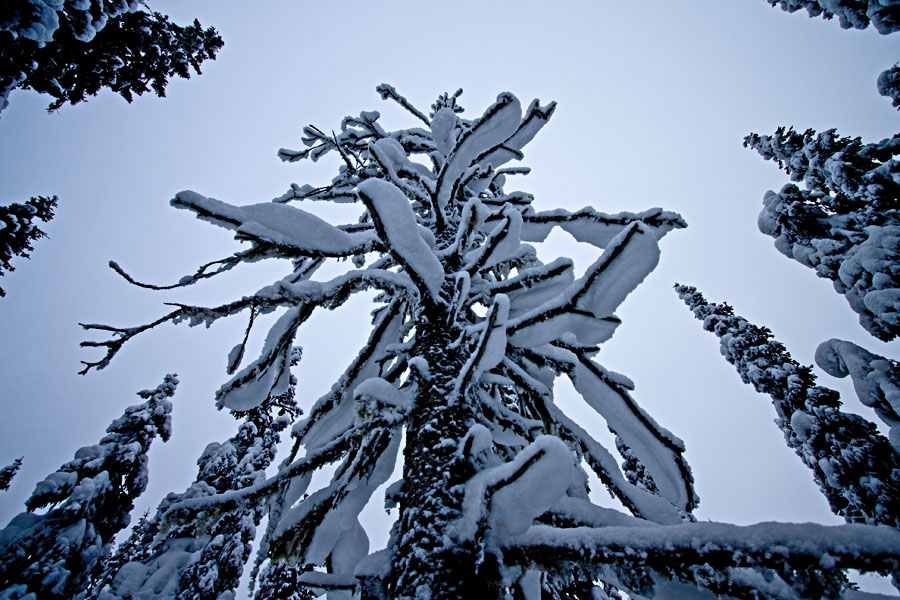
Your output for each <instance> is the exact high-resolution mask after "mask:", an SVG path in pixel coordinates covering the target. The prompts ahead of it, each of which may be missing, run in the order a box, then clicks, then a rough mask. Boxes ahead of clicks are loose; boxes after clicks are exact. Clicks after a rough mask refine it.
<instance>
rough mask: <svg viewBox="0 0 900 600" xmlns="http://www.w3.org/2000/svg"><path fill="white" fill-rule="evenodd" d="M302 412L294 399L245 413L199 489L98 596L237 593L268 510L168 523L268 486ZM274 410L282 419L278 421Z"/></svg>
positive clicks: (243, 506) (203, 465)
mask: <svg viewBox="0 0 900 600" xmlns="http://www.w3.org/2000/svg"><path fill="white" fill-rule="evenodd" d="M294 406H295V405H294V402H293V394H292V392H291V393H289V394H286V395H285V396H283V397H281V398H278V399H277V400H276V401H274V402H266V403H264V404H263V405H261V406H258V407H255V408H253V409H251V410H249V411H247V412H246V413H244V414H243V416H244V421H243V423H242V424H241V426H240V427H239V429H238V432H237V434H235V435H234V436H233V437H232V438H230V439H228V440H227V441H226V442H225V443H222V444H219V443H212V444H209V445H208V446H207V447H206V449H205V450H204V452H203V455H202V456H201V457H200V459H199V460H198V461H197V464H198V466H199V472H198V475H197V480H196V482H195V483H194V484H192V485H191V487H190V488H188V490H187V491H185V492H183V493H181V494H170V495H169V496H168V497H167V498H166V499H165V500H164V501H163V502H162V504H161V505H160V507H159V510H158V511H157V515H156V517H155V518H154V519H153V520H151V521H148V523H147V524H146V525H145V527H144V529H145V531H146V534H144V535H143V537H144V538H145V539H146V538H152V541H151V542H149V543H145V544H143V545H142V547H141V548H140V552H139V553H136V554H134V555H133V556H131V557H130V560H129V557H127V556H126V557H122V558H119V559H118V561H119V562H120V563H121V564H120V565H119V566H118V569H117V571H118V573H116V572H113V573H111V574H110V576H109V577H107V578H106V580H105V581H104V582H103V584H102V585H101V586H100V587H101V589H98V590H97V593H96V597H97V598H99V599H101V600H112V599H114V598H123V599H124V598H129V599H130V598H136V599H141V600H148V599H150V598H154V599H163V598H165V599H174V598H177V599H178V600H216V599H220V598H223V596H222V594H227V593H229V592H230V591H231V590H234V589H235V588H236V587H237V586H238V583H239V582H240V578H241V574H242V573H243V568H244V564H245V563H246V562H247V560H248V559H249V557H250V551H251V547H250V544H251V542H252V541H253V539H254V537H255V535H256V526H257V525H258V524H259V522H260V520H261V519H262V517H263V515H264V506H263V503H262V502H261V501H257V502H256V503H240V504H237V505H235V506H233V507H231V508H230V509H229V510H223V511H221V512H217V513H212V514H211V515H209V517H208V518H206V519H204V518H203V517H202V515H201V516H197V515H192V517H193V518H192V519H190V520H186V521H185V522H181V523H177V524H176V523H174V522H171V521H170V522H165V521H163V517H164V516H165V515H166V513H167V511H168V509H169V508H170V507H171V506H172V505H173V504H177V503H179V502H185V501H187V502H189V501H190V499H198V498H203V497H206V496H210V495H216V494H222V493H226V492H230V491H233V490H240V489H243V488H246V487H248V486H251V485H253V484H255V483H258V482H259V481H261V480H262V479H264V478H265V469H266V467H267V466H268V465H269V463H270V462H271V461H272V459H273V458H274V456H275V446H276V444H277V443H278V440H279V433H280V432H281V431H283V430H284V429H285V428H286V427H287V426H288V424H289V423H290V422H291V421H292V420H293V417H294V414H295V413H294V410H295V409H294ZM274 410H278V413H279V414H277V415H273V414H272V411H274ZM131 545H132V546H133V543H132V544H131ZM225 597H227V596H225Z"/></svg>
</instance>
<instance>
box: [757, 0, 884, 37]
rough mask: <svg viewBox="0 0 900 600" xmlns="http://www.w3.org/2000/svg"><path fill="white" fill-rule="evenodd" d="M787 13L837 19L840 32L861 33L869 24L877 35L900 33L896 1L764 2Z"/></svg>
mask: <svg viewBox="0 0 900 600" xmlns="http://www.w3.org/2000/svg"><path fill="white" fill-rule="evenodd" d="M766 2H768V3H769V4H771V5H772V6H778V7H779V8H781V10H784V11H787V12H789V13H792V12H797V11H798V10H800V9H806V12H807V13H809V16H810V17H818V16H822V17H823V18H825V19H833V18H834V17H837V18H838V22H840V24H841V27H843V28H844V29H865V28H867V27H868V26H869V24H870V23H871V24H872V25H873V26H874V27H875V29H877V30H878V32H879V33H882V34H888V33H893V32H895V31H898V30H900V2H897V1H896V0H766Z"/></svg>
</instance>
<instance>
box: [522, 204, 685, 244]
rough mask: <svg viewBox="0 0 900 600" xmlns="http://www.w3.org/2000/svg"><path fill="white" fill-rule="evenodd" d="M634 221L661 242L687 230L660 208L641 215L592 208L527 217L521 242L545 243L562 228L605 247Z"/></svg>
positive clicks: (677, 219)
mask: <svg viewBox="0 0 900 600" xmlns="http://www.w3.org/2000/svg"><path fill="white" fill-rule="evenodd" d="M635 221H641V222H642V223H643V224H644V225H646V226H647V227H649V228H651V229H652V230H653V233H654V234H655V235H656V237H657V239H661V238H662V237H663V236H664V235H665V234H667V233H668V232H669V231H671V230H673V229H683V228H684V227H687V223H685V221H684V219H682V218H681V215H679V214H678V213H674V212H671V211H668V210H662V209H661V208H651V209H649V210H645V211H643V212H639V213H631V212H621V213H616V214H607V213H602V212H599V211H597V210H595V209H593V208H591V207H585V208H582V209H581V210H579V211H577V212H574V213H573V212H569V211H567V210H564V209H561V208H558V209H556V210H548V211H541V212H539V213H531V214H525V215H524V217H523V225H522V241H526V242H542V241H544V240H545V239H547V236H548V235H549V234H550V231H551V230H552V229H553V228H554V227H559V228H561V229H562V230H563V231H565V232H567V233H569V234H570V235H571V236H572V237H574V238H575V239H576V240H577V241H579V242H584V243H587V244H591V245H592V246H596V247H597V248H606V247H607V246H608V245H609V243H610V242H611V241H612V240H613V238H615V236H617V235H618V234H619V233H621V231H622V230H623V229H625V228H626V227H628V226H629V225H631V224H632V223H634V222H635Z"/></svg>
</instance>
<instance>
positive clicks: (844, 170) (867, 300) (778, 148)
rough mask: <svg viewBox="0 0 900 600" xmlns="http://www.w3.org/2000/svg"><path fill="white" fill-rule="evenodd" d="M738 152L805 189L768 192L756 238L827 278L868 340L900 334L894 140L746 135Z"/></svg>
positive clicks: (898, 143) (898, 171) (899, 166)
mask: <svg viewBox="0 0 900 600" xmlns="http://www.w3.org/2000/svg"><path fill="white" fill-rule="evenodd" d="M744 145H745V146H747V147H750V148H752V149H754V150H756V151H757V152H758V153H759V154H760V155H761V156H762V157H763V158H765V159H767V160H773V161H775V162H777V163H778V165H779V166H780V167H781V168H783V169H784V170H785V171H787V172H788V173H789V174H790V176H791V179H792V180H793V181H797V182H803V184H804V185H805V187H806V189H800V188H799V187H797V186H796V185H793V184H788V185H786V186H784V187H783V188H782V189H781V191H780V192H778V193H776V192H772V191H769V192H766V195H765V198H764V200H763V210H762V212H761V213H760V215H759V228H760V231H762V232H763V233H765V234H766V235H770V236H772V237H774V238H775V247H776V248H777V249H778V250H779V251H780V252H781V253H782V254H784V255H785V256H788V257H790V258H793V259H794V260H796V261H798V262H800V263H801V264H803V265H805V266H807V267H811V268H813V269H815V271H816V274H817V275H818V276H819V277H824V278H826V279H830V280H831V281H832V282H833V283H834V288H835V290H836V291H837V292H838V293H840V294H843V295H844V296H845V297H846V298H847V302H849V303H850V306H851V308H853V310H854V311H855V312H856V313H857V314H859V320H860V324H861V325H862V326H863V327H864V328H865V329H866V331H868V332H869V333H871V334H872V335H874V336H876V337H878V338H879V339H882V340H886V341H887V340H891V339H893V338H894V337H896V336H897V335H898V333H900V183H898V181H900V162H898V161H897V159H896V158H895V157H896V156H897V155H898V154H900V136H894V137H892V138H890V139H886V140H883V141H881V142H878V143H871V144H863V143H862V141H861V140H860V139H859V138H846V137H841V136H838V135H836V134H835V132H834V130H828V131H825V132H823V133H819V134H816V132H814V131H812V130H807V131H805V132H804V133H802V134H801V133H798V132H796V131H794V130H793V129H787V130H786V129H784V128H783V127H782V128H779V129H778V130H777V131H776V132H775V134H774V135H771V136H769V135H763V136H760V135H757V134H751V135H749V136H747V138H746V139H745V140H744Z"/></svg>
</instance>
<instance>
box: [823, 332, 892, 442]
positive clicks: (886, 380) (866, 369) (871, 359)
mask: <svg viewBox="0 0 900 600" xmlns="http://www.w3.org/2000/svg"><path fill="white" fill-rule="evenodd" d="M816 364H817V365H819V367H820V368H821V369H822V370H824V371H825V372H826V373H828V374H829V375H831V376H833V377H846V376H847V375H850V379H852V380H853V387H854V389H855V390H856V396H857V397H858V398H859V401H860V402H862V403H863V404H865V405H866V406H870V407H872V408H873V409H874V410H875V414H877V415H878V417H879V418H880V419H881V420H882V421H883V422H884V424H885V425H887V426H888V428H889V430H890V433H889V435H888V439H889V440H890V441H891V444H893V446H894V448H896V449H897V451H898V452H900V364H898V363H897V361H895V360H891V359H889V358H884V357H883V356H878V355H877V354H873V353H871V352H869V351H868V350H866V349H865V348H861V347H859V346H857V345H856V344H854V343H853V342H845V341H843V340H836V339H831V340H828V341H827V342H822V343H821V344H819V347H818V348H816Z"/></svg>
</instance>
